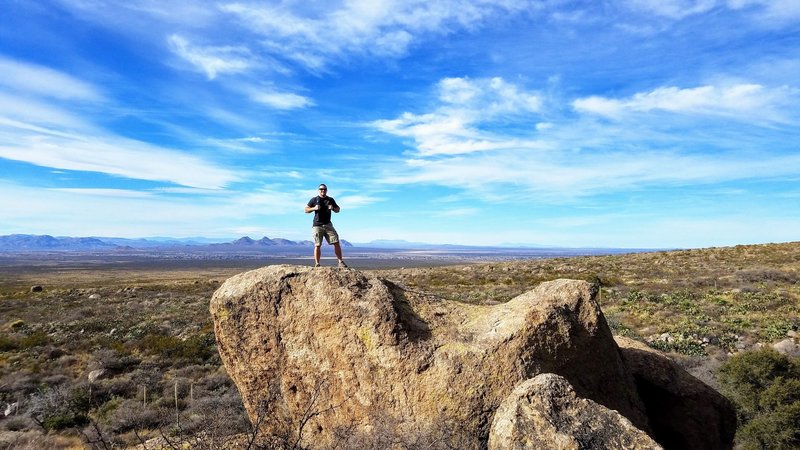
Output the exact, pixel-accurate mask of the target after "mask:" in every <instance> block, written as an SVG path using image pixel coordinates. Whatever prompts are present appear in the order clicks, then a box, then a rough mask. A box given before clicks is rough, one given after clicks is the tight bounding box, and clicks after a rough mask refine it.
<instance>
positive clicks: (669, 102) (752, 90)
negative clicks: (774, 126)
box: [573, 84, 800, 120]
mask: <svg viewBox="0 0 800 450" xmlns="http://www.w3.org/2000/svg"><path fill="white" fill-rule="evenodd" d="M798 96H800V90H798V89H796V88H789V87H786V86H782V87H777V88H767V87H765V86H762V85H759V84H736V85H732V86H709V85H706V86H700V87H696V88H683V89H682V88H677V87H661V88H658V89H655V90H653V91H650V92H643V93H637V94H635V95H633V96H632V97H630V98H627V99H613V98H607V97H601V96H591V97H587V98H580V99H577V100H575V101H574V102H573V107H574V108H575V109H576V110H578V111H580V112H587V113H593V114H599V115H602V116H607V117H614V118H619V117H621V116H623V115H625V114H630V113H639V112H649V111H667V112H672V113H681V114H702V115H717V116H724V117H738V118H741V119H745V120H763V119H768V120H787V118H786V117H785V115H784V114H783V112H782V111H783V110H784V108H785V106H787V104H789V103H793V100H792V98H795V99H796V98H797V97H798Z"/></svg>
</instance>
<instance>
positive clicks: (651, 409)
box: [615, 336, 736, 450]
mask: <svg viewBox="0 0 800 450" xmlns="http://www.w3.org/2000/svg"><path fill="white" fill-rule="evenodd" d="M615 339H616V341H617V344H618V345H619V347H620V350H621V351H622V357H623V359H624V360H625V363H626V364H627V365H628V367H629V369H630V370H631V373H632V374H633V376H634V378H635V380H636V387H637V389H638V391H639V397H640V398H641V399H642V401H643V402H644V404H645V407H646V408H647V415H648V417H649V419H650V426H651V427H652V430H653V437H655V439H656V440H657V441H658V442H660V443H661V444H662V445H663V446H664V447H665V448H667V449H676V450H677V449H681V450H695V449H696V450H702V449H730V448H733V437H734V435H735V434H736V410H735V409H734V407H733V405H732V404H731V402H730V401H729V400H728V399H727V398H725V397H724V396H722V394H720V393H719V392H717V391H715V390H714V389H712V388H711V387H710V386H708V385H706V384H705V383H703V382H702V381H700V380H698V379H697V378H695V377H693V376H692V375H690V374H689V373H688V372H686V371H685V370H683V368H681V367H680V366H679V365H678V364H677V363H676V362H674V361H673V360H671V359H670V358H669V357H667V356H666V355H664V354H663V353H660V352H658V351H656V350H653V349H652V348H650V347H648V346H646V345H645V344H642V343H641V342H638V341H634V340H633V339H629V338H626V337H622V336H617V337H616V338H615Z"/></svg>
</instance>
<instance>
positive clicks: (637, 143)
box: [373, 79, 800, 202]
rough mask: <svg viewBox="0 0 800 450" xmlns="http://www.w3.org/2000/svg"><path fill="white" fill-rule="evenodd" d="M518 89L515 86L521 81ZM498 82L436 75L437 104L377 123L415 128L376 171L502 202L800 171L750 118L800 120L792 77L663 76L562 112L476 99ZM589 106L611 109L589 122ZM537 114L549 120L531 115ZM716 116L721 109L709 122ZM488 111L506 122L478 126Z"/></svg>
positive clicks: (401, 132) (595, 110) (497, 98)
mask: <svg viewBox="0 0 800 450" xmlns="http://www.w3.org/2000/svg"><path fill="white" fill-rule="evenodd" d="M452 80H456V81H452ZM481 86H482V87H481ZM515 91H516V92H517V97H520V95H519V93H520V92H524V91H522V90H520V89H516V90H515ZM504 92H505V90H491V89H486V84H483V85H481V83H470V82H464V81H463V80H459V79H447V80H443V81H442V82H440V83H439V90H438V94H437V97H436V101H437V102H438V104H437V103H436V102H434V105H433V106H432V108H433V109H434V110H435V112H431V113H422V114H415V113H410V112H407V113H404V114H402V115H401V116H400V117H398V118H396V119H389V120H382V121H376V122H373V126H375V127H376V128H377V129H378V130H381V131H383V132H385V133H389V134H391V135H394V136H398V137H401V138H412V139H413V141H412V142H409V144H410V145H412V151H411V152H409V157H408V158H407V159H406V160H405V161H404V163H403V164H401V165H398V164H391V165H389V164H387V165H386V166H385V167H384V170H383V171H382V172H381V174H380V175H381V180H382V181H383V182H384V183H388V184H391V185H395V184H397V185H406V184H415V183H420V184H433V185H440V186H447V187H451V188H453V189H458V190H466V191H469V192H470V194H472V195H475V196H476V197H477V198H481V199H484V200H487V201H507V200H509V199H513V198H515V197H516V196H517V195H518V194H519V193H520V192H526V193H529V194H535V196H536V198H537V200H542V201H545V202H564V201H567V200H569V199H575V198H578V197H581V196H587V195H595V194H600V193H608V192H619V191H623V190H630V189H639V188H643V187H647V186H654V185H671V186H680V185H703V184H708V183H714V182H725V181H731V180H741V179H749V178H759V177H761V178H765V179H768V178H775V177H782V176H797V175H800V165H798V164H800V155H798V154H796V152H787V151H786V145H788V144H786V143H781V144H780V145H779V146H778V147H775V146H774V145H773V143H771V142H769V141H765V140H762V139H761V137H760V136H761V134H760V133H758V132H757V131H755V128H752V127H756V128H757V127H759V126H760V125H759V123H761V124H762V125H763V126H767V127H773V128H774V127H784V128H785V129H787V130H788V131H789V132H790V133H791V130H792V129H793V127H794V126H795V125H793V124H796V123H797V119H798V118H797V113H796V112H792V111H793V107H792V105H793V104H795V103H796V102H795V100H793V99H796V97H797V90H796V89H793V88H789V87H778V88H768V87H765V86H761V85H758V84H752V83H741V84H735V85H725V86H711V85H709V86H701V87H699V88H689V89H680V88H675V87H662V88H656V89H654V90H652V91H649V92H645V93H640V94H636V95H633V96H632V97H630V98H624V99H613V98H605V97H590V98H582V99H577V100H574V101H572V102H571V104H572V106H573V108H575V109H576V110H577V111H579V112H582V113H587V114H589V116H588V117H586V116H581V115H578V116H575V115H570V114H558V111H559V110H560V109H563V108H561V107H560V106H559V105H554V106H553V108H552V109H551V110H545V109H544V108H545V106H544V103H540V102H536V101H533V102H527V103H526V104H528V105H530V106H529V107H528V108H524V107H520V105H519V103H514V104H512V105H510V106H505V107H498V108H496V109H494V110H493V109H492V107H487V106H484V107H480V106H481V105H504V104H505V103H504V102H505V100H504V99H505V98H507V95H505V94H504ZM522 97H524V95H523V96H522ZM476 99H480V100H476ZM517 102H519V100H517ZM455 105H458V107H456V106H455ZM481 111H487V112H489V113H488V114H486V115H482V114H480V112H481ZM500 111H502V112H507V113H509V114H499V112H500ZM512 111H513V112H514V113H513V114H511V112H512ZM649 112H665V113H669V114H672V115H674V116H676V117H678V119H679V120H675V121H671V120H670V117H668V116H667V117H665V116H664V115H663V114H662V115H656V116H654V117H652V118H650V117H649V116H648V114H647V113H649ZM594 114H597V115H602V116H605V117H611V118H614V119H615V120H614V121H613V122H610V123H608V122H597V121H594V120H592V118H591V115H594ZM543 115H544V116H547V117H548V121H547V122H546V123H547V125H546V126H538V124H541V123H542V122H541V121H540V119H541V116H543ZM715 117H723V118H725V119H726V120H723V121H717V122H714V121H713V120H712V119H714V118H715ZM731 117H735V118H737V119H741V121H742V122H743V123H746V126H747V127H751V129H750V132H751V133H752V134H747V133H748V132H747V131H741V132H736V133H733V132H732V131H731V130H730V128H729V125H728V124H727V119H729V118H731ZM495 118H502V119H503V127H501V128H500V129H499V130H498V129H492V131H491V132H489V131H485V130H484V128H488V127H485V125H486V124H491V123H492V121H493V120H494V119H495ZM701 121H702V124H703V125H704V126H700V125H699V123H701ZM764 121H767V122H768V123H766V124H764ZM687 123H688V124H687ZM687 126H688V127H689V128H686V127H687ZM698 127H699V128H698ZM698 148H702V149H704V151H703V152H698V151H697V149H698ZM712 149H713V151H710V150H712ZM754 155H758V157H757V158H754Z"/></svg>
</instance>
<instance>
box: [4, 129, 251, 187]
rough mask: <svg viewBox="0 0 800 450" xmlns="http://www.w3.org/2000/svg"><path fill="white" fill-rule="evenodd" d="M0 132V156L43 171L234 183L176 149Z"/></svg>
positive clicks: (224, 173)
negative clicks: (43, 169)
mask: <svg viewBox="0 0 800 450" xmlns="http://www.w3.org/2000/svg"><path fill="white" fill-rule="evenodd" d="M12 137H13V139H8V136H4V135H2V134H0V158H6V159H11V160H14V161H22V162H26V163H30V164H34V165H37V166H42V167H52V168H56V169H64V170H79V171H89V172H100V173H104V174H108V175H114V176H121V177H126V178H132V179H138V180H149V181H160V182H169V183H175V184H180V185H184V186H189V187H198V188H209V189H219V188H222V187H224V186H226V185H227V184H229V183H231V182H233V181H235V180H237V179H238V176H237V175H236V174H235V173H234V172H232V171H230V170H227V169H224V168H220V167H217V166H215V165H213V164H211V163H209V162H207V161H204V160H203V159H201V158H199V157H196V156H193V155H190V154H187V153H183V152H178V151H175V150H170V149H165V148H162V147H158V146H154V145H149V144H146V143H143V142H139V141H134V140H130V139H124V138H119V137H100V136H86V137H81V138H75V139H65V138H61V137H55V136H44V135H31V134H13V135H12Z"/></svg>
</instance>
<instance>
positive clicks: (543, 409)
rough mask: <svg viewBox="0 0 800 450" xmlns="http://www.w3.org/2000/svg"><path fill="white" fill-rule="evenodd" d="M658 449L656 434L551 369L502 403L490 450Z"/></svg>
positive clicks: (491, 433)
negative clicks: (578, 389) (577, 391)
mask: <svg viewBox="0 0 800 450" xmlns="http://www.w3.org/2000/svg"><path fill="white" fill-rule="evenodd" d="M623 448H624V449H630V450H655V449H661V446H660V445H658V444H657V443H656V442H655V441H654V440H653V439H652V438H651V437H650V436H648V435H647V433H645V432H644V431H642V430H640V429H638V428H636V427H634V426H633V424H632V423H631V422H630V420H628V419H626V418H625V417H623V416H622V415H621V414H619V413H618V412H616V411H612V410H610V409H608V408H606V407H605V406H603V405H600V404H598V403H595V402H593V401H591V400H586V399H584V398H580V397H578V396H577V395H576V394H575V391H574V390H573V389H572V386H570V385H569V382H568V381H567V380H566V379H564V378H563V377H560V376H558V375H554V374H551V373H548V374H542V375H537V376H536V377H535V378H533V379H530V380H527V381H523V382H522V383H520V384H519V385H518V386H517V387H516V388H514V391H513V392H512V393H511V395H509V396H508V397H507V398H506V399H505V400H503V402H502V403H501V404H500V407H499V408H497V411H496V412H495V414H494V420H493V421H492V428H491V432H490V433H489V450H539V449H554V450H556V449H557V450H568V449H569V450H572V449H581V450H589V449H594V450H602V449H608V450H612V449H613V450H616V449H623Z"/></svg>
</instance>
